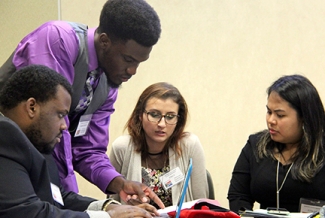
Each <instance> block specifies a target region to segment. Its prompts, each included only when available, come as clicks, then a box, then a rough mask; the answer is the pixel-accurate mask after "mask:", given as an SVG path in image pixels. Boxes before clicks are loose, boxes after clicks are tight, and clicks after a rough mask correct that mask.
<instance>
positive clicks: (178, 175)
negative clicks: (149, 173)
mask: <svg viewBox="0 0 325 218" xmlns="http://www.w3.org/2000/svg"><path fill="white" fill-rule="evenodd" d="M159 180H160V182H161V184H162V186H163V187H164V189H165V190H168V189H169V188H171V187H173V186H174V185H176V184H178V183H179V182H181V181H183V180H184V174H183V173H182V171H181V170H180V169H179V167H176V168H175V169H172V170H171V171H169V172H168V173H166V174H164V175H162V176H160V177H159Z"/></svg>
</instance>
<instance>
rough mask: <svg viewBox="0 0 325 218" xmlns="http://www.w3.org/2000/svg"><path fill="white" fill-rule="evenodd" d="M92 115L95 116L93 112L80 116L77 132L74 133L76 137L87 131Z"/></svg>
mask: <svg viewBox="0 0 325 218" xmlns="http://www.w3.org/2000/svg"><path fill="white" fill-rule="evenodd" d="M92 116H93V115H92V114H86V115H82V116H81V117H80V120H79V123H78V127H77V130H76V133H75V134H74V137H78V136H83V135H85V134H86V133H87V130H88V127H89V123H90V120H91V118H92Z"/></svg>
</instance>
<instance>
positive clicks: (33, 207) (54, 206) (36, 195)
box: [0, 116, 95, 218]
mask: <svg viewBox="0 0 325 218" xmlns="http://www.w3.org/2000/svg"><path fill="white" fill-rule="evenodd" d="M50 175H51V176H50ZM51 182H52V183H53V184H56V185H57V186H59V187H61V186H60V180H59V176H58V173H57V167H56V165H55V163H54V161H53V158H52V156H51V155H44V156H43V155H42V154H41V153H40V152H39V151H38V150H37V149H36V148H35V147H34V146H33V145H32V143H31V142H30V141H29V140H28V138H27V137H26V136H25V134H24V133H23V132H22V131H21V129H20V128H19V126H18V125H17V124H16V123H14V122H13V121H11V120H10V119H8V118H5V117H3V116H0V218H2V217H3V218H4V217H6V218H7V217H10V218H16V217H17V218H21V217H28V218H34V217H35V218H36V217H37V218H42V217H44V218H45V217H46V218H52V217H53V218H54V217H55V218H76V217H78V218H83V217H85V218H86V217H87V218H89V215H88V214H87V213H85V212H82V211H84V210H85V209H86V208H87V206H88V205H89V204H90V202H92V201H94V200H95V199H92V198H87V197H82V196H80V195H78V194H75V193H73V192H65V191H64V190H63V189H62V188H61V193H62V197H63V201H64V203H65V205H64V206H62V205H60V204H58V203H57V202H55V201H54V200H53V198H52V192H51V185H50V183H51Z"/></svg>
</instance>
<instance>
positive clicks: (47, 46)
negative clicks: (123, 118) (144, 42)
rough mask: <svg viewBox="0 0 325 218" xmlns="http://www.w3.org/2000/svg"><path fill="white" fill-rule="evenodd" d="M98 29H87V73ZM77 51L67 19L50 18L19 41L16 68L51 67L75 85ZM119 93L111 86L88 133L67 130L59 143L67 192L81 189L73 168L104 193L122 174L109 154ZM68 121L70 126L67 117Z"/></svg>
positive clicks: (58, 154) (92, 62) (94, 58)
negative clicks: (112, 162)
mask: <svg viewBox="0 0 325 218" xmlns="http://www.w3.org/2000/svg"><path fill="white" fill-rule="evenodd" d="M95 30H96V29H95V28H91V29H88V61H89V64H88V72H90V71H92V70H95V69H97V68H98V61H97V55H96V51H95V45H94V34H95ZM78 50H79V40H78V36H77V35H76V33H75V31H74V29H73V28H72V27H71V25H70V24H68V23H67V22H65V21H50V22H47V23H45V24H43V25H42V26H40V27H39V28H37V29H36V30H34V31H33V32H31V33H30V34H28V35H27V36H26V37H25V38H24V39H23V40H22V41H21V42H20V43H19V45H18V46H17V48H16V51H15V55H14V58H13V64H14V65H15V66H16V68H17V69H19V68H21V67H24V66H27V65H30V64H42V65H45V66H48V67H50V68H52V69H54V70H56V71H57V72H59V73H60V74H61V75H63V76H64V77H65V78H67V79H68V81H69V82H70V83H71V84H72V82H73V79H74V76H75V73H74V63H75V61H76V59H77V56H78ZM101 73H102V72H101ZM94 88H96V87H94ZM117 93H118V90H117V89H116V88H110V91H109V93H108V96H107V99H106V101H105V103H104V104H103V105H102V106H101V107H100V108H99V109H98V110H97V111H96V112H95V113H94V114H93V116H92V119H91V121H90V124H89V128H88V130H87V133H86V135H84V136H79V137H74V136H72V135H70V133H69V131H67V130H66V131H64V132H63V137H62V138H61V142H60V143H59V144H57V145H56V147H55V150H54V152H53V155H54V158H55V160H56V162H57V165H58V168H59V174H60V178H61V182H62V185H63V186H64V188H65V189H66V190H67V191H74V192H78V186H77V181H76V176H75V173H74V171H77V172H78V173H80V174H81V175H82V176H83V177H85V178H86V179H87V180H89V181H90V182H92V183H94V184H95V185H97V186H98V187H99V188H100V189H101V190H102V191H103V192H106V188H107V186H108V184H109V183H110V182H111V180H113V179H114V178H115V177H116V176H120V174H119V173H118V172H116V170H115V168H114V167H113V166H112V164H111V163H110V161H109V158H108V157H107V155H106V151H107V146H108V138H109V133H108V127H109V123H110V115H111V114H112V113H113V112H114V110H115V109H114V106H113V105H114V102H115V101H116V98H117ZM66 122H67V125H68V126H69V123H70V121H69V120H68V118H66Z"/></svg>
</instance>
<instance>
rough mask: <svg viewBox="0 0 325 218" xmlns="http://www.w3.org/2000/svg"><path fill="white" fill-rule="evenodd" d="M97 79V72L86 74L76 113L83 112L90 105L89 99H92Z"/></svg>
mask: <svg viewBox="0 0 325 218" xmlns="http://www.w3.org/2000/svg"><path fill="white" fill-rule="evenodd" d="M97 77H98V72H97V71H96V70H93V71H91V72H90V73H89V74H88V78H87V80H86V84H85V88H84V90H83V92H82V95H81V97H80V100H79V103H78V105H77V107H76V109H75V111H76V112H79V111H82V110H85V109H86V108H87V107H88V105H89V104H90V101H91V99H92V98H93V85H94V83H95V81H96V79H97Z"/></svg>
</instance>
